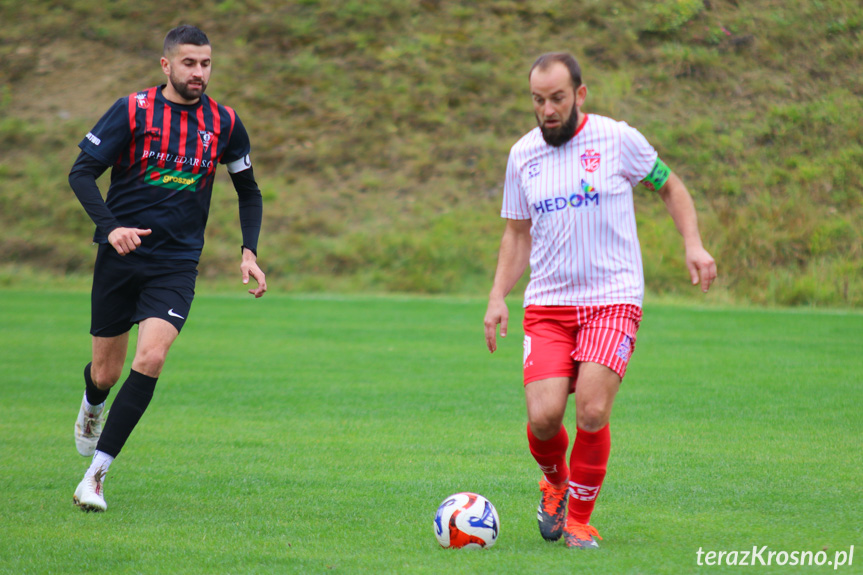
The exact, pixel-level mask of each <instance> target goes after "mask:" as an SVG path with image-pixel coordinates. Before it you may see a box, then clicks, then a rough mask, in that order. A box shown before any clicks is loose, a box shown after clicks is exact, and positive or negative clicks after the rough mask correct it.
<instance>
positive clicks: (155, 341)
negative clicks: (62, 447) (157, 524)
mask: <svg viewBox="0 0 863 575" xmlns="http://www.w3.org/2000/svg"><path fill="white" fill-rule="evenodd" d="M210 65H211V47H210V42H209V40H208V39H207V36H206V35H205V34H204V33H203V32H202V31H201V30H199V29H198V28H195V27H194V26H179V27H177V28H174V29H173V30H171V31H170V32H168V34H167V36H166V37H165V42H164V47H163V54H162V58H161V66H162V72H163V73H164V74H165V76H166V77H167V80H168V81H167V83H165V84H162V85H161V86H155V87H152V88H148V89H145V90H141V91H139V92H136V93H134V94H130V95H128V96H125V97H123V98H120V99H119V100H118V101H117V102H116V103H115V104H114V105H113V106H112V107H111V108H110V109H109V110H108V112H106V113H105V115H104V116H102V118H101V119H100V120H99V122H98V123H97V124H96V126H95V127H94V128H93V129H92V130H91V131H90V132H89V133H88V134H87V135H86V137H85V138H84V139H83V140H82V141H81V143H80V144H79V147H80V148H81V153H80V155H79V156H78V159H77V160H76V161H75V164H74V165H73V166H72V170H71V172H70V174H69V184H70V185H71V187H72V189H73V191H74V192H75V195H76V196H77V197H78V200H79V201H80V202H81V204H82V206H83V207H84V209H85V210H86V212H87V214H88V215H89V216H90V218H91V219H92V220H93V222H94V223H95V224H96V231H95V234H94V237H93V241H94V242H95V243H97V244H98V245H99V247H98V252H97V255H96V264H95V269H94V272H93V289H92V294H91V323H90V334H91V335H92V344H93V354H92V361H91V362H90V363H88V364H87V366H86V367H85V368H84V384H85V392H84V398H83V400H82V402H81V408H80V410H79V413H78V419H77V421H76V422H75V444H76V447H77V448H78V452H79V453H80V454H81V455H83V456H85V457H90V456H92V462H91V464H90V467H89V468H88V469H87V471H86V473H85V474H84V478H83V479H82V480H81V482H80V483H79V485H78V487H77V489H76V490H75V495H74V498H73V500H74V502H75V504H76V505H78V506H79V507H80V508H81V509H82V510H84V511H104V510H105V509H107V504H106V503H105V497H104V492H103V484H104V480H105V474H106V473H107V472H108V469H109V467H110V465H111V463H112V462H113V460H114V458H115V457H117V455H118V454H119V453H120V450H121V449H122V448H123V445H124V444H125V443H126V440H127V439H128V438H129V435H130V434H131V433H132V430H133V429H134V428H135V426H136V425H137V423H138V421H139V419H140V418H141V416H142V415H143V413H144V411H145V410H146V409H147V406H148V405H149V403H150V400H151V398H152V397H153V391H154V389H155V387H156V381H157V379H158V377H159V375H160V373H161V371H162V367H163V365H164V363H165V359H166V357H167V355H168V350H169V349H170V348H171V345H172V344H173V343H174V340H175V339H176V338H177V336H178V335H179V333H180V330H181V329H182V327H183V325H184V323H185V321H186V318H187V317H188V316H189V310H190V308H191V305H192V299H193V298H194V293H195V280H196V278H197V274H198V269H197V268H198V260H199V258H200V255H201V250H202V248H203V246H204V228H205V227H206V223H207V217H208V214H209V208H210V197H211V195H212V191H213V180H214V178H215V174H216V166H217V165H218V164H219V163H222V164H226V166H227V170H228V173H229V174H230V176H231V180H232V182H233V184H234V188H235V189H236V191H237V196H238V204H239V213H240V227H241V229H242V235H243V245H242V247H241V263H240V272H241V275H242V281H243V283H244V284H248V283H249V278H250V277H251V278H253V279H254V280H255V281H256V282H257V287H256V288H254V289H249V290H248V291H249V293H250V294H252V295H254V296H255V298H259V297H261V296H262V295H264V293H265V292H266V291H267V283H266V278H265V276H264V272H263V271H261V268H260V267H258V264H257V245H258V236H259V234H260V229H261V216H262V209H263V208H262V206H263V204H262V199H261V192H260V190H259V189H258V184H257V183H256V181H255V176H254V173H253V171H252V163H251V160H250V159H249V153H250V150H251V146H250V144H249V136H248V134H247V133H246V128H245V127H244V126H243V123H242V122H241V121H240V118H239V116H237V114H236V113H235V112H234V110H232V109H231V108H228V107H227V106H222V105H220V104H217V103H216V102H215V101H214V100H213V99H212V98H210V97H208V96H207V95H205V94H204V91H205V90H206V89H207V83H208V81H209V79H210V67H211V66H210ZM109 167H111V168H112V170H111V183H110V186H109V188H108V193H107V198H106V199H105V200H103V199H102V194H101V192H100V190H99V188H98V186H97V184H96V180H97V178H99V176H100V175H102V173H104V172H105V170H107V169H108V168H109ZM134 324H138V340H137V346H136V349H135V356H134V359H133V361H132V367H131V372H130V373H129V376H128V378H127V379H126V380H125V382H124V383H123V385H122V386H121V387H120V391H119V392H118V393H117V396H116V397H115V399H114V402H113V404H112V406H111V415H110V417H107V418H106V416H107V410H106V409H105V400H106V399H107V398H108V394H109V392H110V389H111V387H113V386H114V384H116V383H117V381H119V379H120V375H121V373H122V371H123V365H124V362H125V359H126V353H127V348H128V343H129V331H130V330H131V328H132V325H134Z"/></svg>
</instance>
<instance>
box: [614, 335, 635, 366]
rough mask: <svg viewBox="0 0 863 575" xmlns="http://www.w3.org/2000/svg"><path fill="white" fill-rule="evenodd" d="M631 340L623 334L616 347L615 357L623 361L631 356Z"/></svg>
mask: <svg viewBox="0 0 863 575" xmlns="http://www.w3.org/2000/svg"><path fill="white" fill-rule="evenodd" d="M632 341H633V340H632V338H631V337H629V336H628V335H624V336H623V341H622V342H620V345H619V346H618V347H617V357H619V358H620V359H622V360H623V361H629V358H630V357H632Z"/></svg>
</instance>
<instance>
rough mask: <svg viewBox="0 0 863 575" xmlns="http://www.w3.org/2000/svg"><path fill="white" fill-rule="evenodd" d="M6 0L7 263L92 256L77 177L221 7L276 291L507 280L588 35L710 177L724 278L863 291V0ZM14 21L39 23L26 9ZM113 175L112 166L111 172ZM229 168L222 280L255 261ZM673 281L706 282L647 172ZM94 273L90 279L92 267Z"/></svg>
mask: <svg viewBox="0 0 863 575" xmlns="http://www.w3.org/2000/svg"><path fill="white" fill-rule="evenodd" d="M180 8H181V5H180V4H170V3H169V4H165V3H155V2H150V1H144V0H135V1H132V0H116V1H113V2H106V3H93V2H87V1H84V0H67V1H47V0H42V1H39V2H25V1H24V0H11V1H10V0H0V21H2V22H3V24H2V26H0V253H2V254H3V257H2V260H0V261H2V268H0V285H13V284H16V283H23V282H32V281H39V282H49V283H52V282H57V281H61V280H63V281H66V280H68V279H69V278H72V280H71V281H77V280H76V279H75V278H86V277H87V274H88V272H89V270H90V269H91V266H92V258H93V255H94V250H93V248H92V246H91V245H90V242H89V238H90V234H91V233H92V224H91V222H90V221H89V219H88V218H87V217H86V215H85V213H84V212H83V210H82V209H81V208H80V206H79V205H78V203H77V200H76V199H75V197H74V195H73V194H72V192H71V190H70V189H69V187H68V184H67V181H66V176H67V173H68V169H69V167H70V166H71V164H72V162H73V160H74V158H75V156H76V155H77V152H78V149H77V143H78V142H79V141H80V139H81V138H82V137H83V135H84V134H85V133H86V132H87V131H88V130H89V128H90V127H91V126H92V125H93V124H94V123H95V122H96V120H97V119H98V118H99V117H100V116H101V114H102V113H103V112H104V111H105V110H106V109H107V107H108V106H109V105H110V104H111V103H112V102H113V101H114V100H116V98H118V97H120V96H122V95H125V94H127V93H129V92H132V91H135V90H137V89H139V88H142V87H146V86H150V85H153V84H156V83H160V82H162V80H163V78H164V77H163V76H162V75H161V72H160V70H159V67H158V57H159V52H160V50H161V42H162V39H163V37H164V34H165V32H166V31H167V30H168V29H169V28H171V27H173V26H175V25H177V24H180V23H192V24H196V25H198V26H200V27H201V28H203V29H204V30H205V31H206V32H207V33H208V35H209V37H210V40H211V42H212V43H213V47H214V71H213V77H212V79H211V84H210V88H209V92H208V93H210V94H211V95H212V96H213V97H214V98H215V99H217V100H219V101H221V102H223V103H226V104H228V105H230V106H232V107H234V108H235V109H236V110H237V111H238V113H239V114H240V116H241V117H242V118H243V121H244V122H245V124H246V125H247V127H248V129H249V132H250V134H251V137H252V145H253V159H254V161H255V164H256V174H257V175H258V178H259V182H260V184H261V187H262V190H263V193H264V198H265V218H264V228H263V232H262V241H261V246H260V254H261V258H260V259H261V261H262V263H263V265H264V267H265V269H266V270H267V271H268V273H269V278H270V281H271V282H272V285H273V288H274V289H277V290H293V291H317V290H327V291H395V292H420V293H460V294H484V293H486V292H487V290H488V289H489V287H490V282H491V277H492V275H493V271H494V266H495V262H496V255H497V247H498V242H499V239H500V234H501V232H502V230H503V222H502V220H500V218H499V216H498V213H499V209H500V196H501V188H502V181H503V175H504V169H505V165H506V158H507V152H508V150H509V148H510V146H511V145H512V144H513V143H514V142H515V141H516V140H517V139H518V138H519V137H520V136H521V135H522V134H523V133H525V132H526V131H528V130H530V129H531V128H532V127H533V126H534V125H535V120H534V118H533V114H532V110H531V106H530V100H529V94H528V91H527V82H526V73H527V70H528V68H529V66H530V63H531V62H532V61H533V59H534V58H535V57H536V56H537V55H538V54H540V53H542V52H545V51H550V50H561V49H564V50H569V51H571V52H573V53H574V54H575V55H576V56H577V57H578V58H579V59H580V60H581V62H582V67H583V69H584V74H585V81H586V83H587V84H588V87H589V89H590V93H589V96H588V102H587V104H586V106H585V110H586V111H587V112H589V113H591V112H592V113H599V114H605V115H611V116H613V117H616V118H619V119H625V120H626V121H627V122H629V123H630V124H632V125H634V126H636V127H638V128H639V129H640V130H641V131H642V132H643V133H644V134H645V135H646V136H647V138H648V139H649V140H650V141H651V142H652V143H653V144H654V146H655V147H656V148H657V149H658V150H659V152H660V154H661V155H662V157H663V158H664V159H665V161H666V163H668V164H669V165H670V166H671V167H672V168H673V169H674V170H675V171H676V172H678V173H679V174H680V175H681V176H682V177H683V179H684V181H685V182H686V183H687V185H688V187H689V188H690V191H691V192H692V194H693V196H694V197H695V200H696V203H697V206H698V209H699V217H700V221H701V227H702V234H703V236H704V239H705V243H706V245H707V247H708V249H709V250H710V251H711V252H712V253H713V254H714V256H715V257H716V259H717V261H718V263H719V269H720V273H721V274H722V279H721V281H720V283H719V285H718V286H717V290H716V291H715V293H713V294H711V295H710V296H709V298H712V299H714V300H716V299H720V300H723V301H732V302H739V303H744V302H754V303H757V304H779V305H789V304H790V305H798V304H806V305H831V306H841V307H848V306H851V307H859V306H861V305H863V241H861V240H863V237H861V229H863V207H861V199H863V112H861V105H860V98H861V96H863V80H861V76H860V74H859V69H860V65H861V57H860V54H861V30H863V7H861V5H860V3H859V2H858V1H857V0H831V1H829V2H828V1H817V0H788V1H781V2H780V1H777V0H754V1H751V2H738V1H736V0H727V1H726V0H662V1H657V2H636V1H633V0H619V1H606V0H586V1H580V2H573V1H543V0H534V1H517V0H489V1H480V2H472V3H463V2H455V1H447V0H417V1H396V0H363V1H361V0H319V1H316V0H301V1H295V2H273V1H264V0H248V1H241V0H224V1H222V2H199V1H193V2H186V3H183V6H182V10H181V9H180ZM13 23H14V24H13ZM100 183H101V185H102V186H103V189H105V188H106V187H107V179H103V180H102V181H101V182H100ZM235 197H236V196H235V194H234V192H233V190H232V188H231V187H230V182H229V180H228V178H227V176H226V175H225V174H224V173H222V174H221V175H220V179H219V180H218V184H217V189H216V193H215V197H214V204H213V212H212V214H211V220H210V221H211V224H210V228H209V230H208V238H207V242H208V246H207V248H206V250H205V257H204V260H203V262H202V277H204V278H205V279H207V278H228V279H231V280H233V279H234V275H235V274H236V268H237V265H238V263H239V260H238V256H239V250H238V246H239V244H240V239H239V238H240V236H239V225H238V224H237V215H236V200H235ZM637 208H638V219H639V233H640V236H641V240H642V245H643V250H644V252H645V275H646V280H647V284H648V289H649V291H650V293H651V294H653V295H654V296H655V295H663V294H665V295H670V296H672V297H679V296H680V295H681V294H692V293H693V291H694V290H692V289H691V288H690V286H689V285H688V277H687V274H686V271H685V269H684V268H683V263H682V244H681V241H680V239H679V236H678V235H677V232H676V230H675V229H674V226H673V224H672V222H671V220H670V218H669V217H668V215H667V213H666V212H665V210H664V207H663V205H662V203H661V202H660V201H659V200H658V198H657V197H656V196H655V194H652V193H650V192H648V191H647V190H646V189H644V188H639V189H638V191H637ZM81 281H82V282H83V281H85V280H81Z"/></svg>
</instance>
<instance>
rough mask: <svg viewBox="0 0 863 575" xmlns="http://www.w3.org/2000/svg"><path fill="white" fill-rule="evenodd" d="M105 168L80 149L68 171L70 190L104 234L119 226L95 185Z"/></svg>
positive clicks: (106, 167)
mask: <svg viewBox="0 0 863 575" xmlns="http://www.w3.org/2000/svg"><path fill="white" fill-rule="evenodd" d="M107 169H108V166H106V165H105V164H103V163H102V162H101V161H99V160H97V159H96V158H94V157H93V156H91V155H90V154H88V153H86V152H84V151H82V152H81V153H80V154H78V159H77V160H75V163H74V164H73V165H72V170H71V171H70V172H69V185H70V186H71V187H72V191H73V192H75V195H76V196H77V197H78V201H79V202H81V205H82V206H83V207H84V210H85V211H86V212H87V215H88V216H90V219H91V220H93V223H95V224H96V226H97V227H98V228H99V229H100V230H101V231H102V232H103V233H104V234H105V235H106V236H107V235H108V234H110V233H111V232H112V231H113V230H114V229H116V228H119V227H120V222H118V221H117V218H115V217H114V214H112V213H111V210H109V209H108V206H106V205H105V200H103V199H102V193H101V192H100V191H99V186H97V185H96V180H97V179H99V176H101V175H102V174H103V173H105V170H107Z"/></svg>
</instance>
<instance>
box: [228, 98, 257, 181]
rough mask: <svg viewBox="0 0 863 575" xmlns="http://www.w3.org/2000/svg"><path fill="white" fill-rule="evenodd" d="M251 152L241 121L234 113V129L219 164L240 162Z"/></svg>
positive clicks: (247, 135)
mask: <svg viewBox="0 0 863 575" xmlns="http://www.w3.org/2000/svg"><path fill="white" fill-rule="evenodd" d="M251 150H252V145H251V143H250V142H249V133H248V132H247V131H246V127H245V126H244V125H243V121H242V120H240V116H239V114H236V112H235V122H234V129H233V130H232V131H231V137H230V139H229V140H228V147H227V148H226V149H225V153H224V154H223V155H222V159H221V163H223V164H228V165H230V164H233V163H235V162H236V161H237V160H241V159H243V158H244V157H246V156H248V155H249V152H250V151H251ZM231 171H233V170H231Z"/></svg>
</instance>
